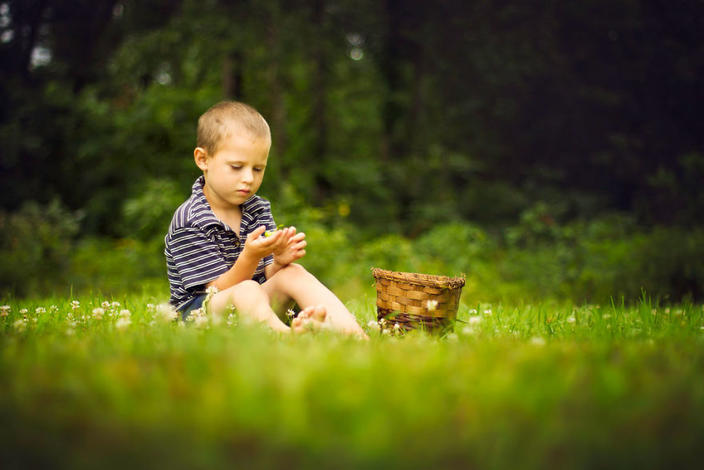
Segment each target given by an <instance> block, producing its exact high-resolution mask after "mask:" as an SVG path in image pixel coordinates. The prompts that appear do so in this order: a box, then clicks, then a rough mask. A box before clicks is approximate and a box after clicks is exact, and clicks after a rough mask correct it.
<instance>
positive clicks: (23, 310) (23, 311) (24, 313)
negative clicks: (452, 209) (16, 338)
mask: <svg viewBox="0 0 704 470" xmlns="http://www.w3.org/2000/svg"><path fill="white" fill-rule="evenodd" d="M28 311H29V310H27V309H26V308H21V309H20V313H21V314H22V315H27V312H28Z"/></svg>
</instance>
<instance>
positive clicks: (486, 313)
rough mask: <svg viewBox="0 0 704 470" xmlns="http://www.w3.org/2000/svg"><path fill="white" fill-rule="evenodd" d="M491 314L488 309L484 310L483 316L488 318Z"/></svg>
mask: <svg viewBox="0 0 704 470" xmlns="http://www.w3.org/2000/svg"><path fill="white" fill-rule="evenodd" d="M492 313H493V312H492V311H491V309H490V308H487V309H484V315H487V316H490V315H491V314H492Z"/></svg>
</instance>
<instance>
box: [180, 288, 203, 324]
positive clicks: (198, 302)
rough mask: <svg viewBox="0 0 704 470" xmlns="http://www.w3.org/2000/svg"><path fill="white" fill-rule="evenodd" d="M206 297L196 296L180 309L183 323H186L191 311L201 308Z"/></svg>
mask: <svg viewBox="0 0 704 470" xmlns="http://www.w3.org/2000/svg"><path fill="white" fill-rule="evenodd" d="M207 296H208V294H198V295H197V296H195V297H193V299H192V300H191V301H190V302H188V303H187V304H186V305H184V306H183V307H181V310H180V312H181V319H182V320H183V321H186V318H188V315H190V314H191V312H192V311H193V310H196V309H199V308H201V307H202V306H203V302H205V298H206V297H207Z"/></svg>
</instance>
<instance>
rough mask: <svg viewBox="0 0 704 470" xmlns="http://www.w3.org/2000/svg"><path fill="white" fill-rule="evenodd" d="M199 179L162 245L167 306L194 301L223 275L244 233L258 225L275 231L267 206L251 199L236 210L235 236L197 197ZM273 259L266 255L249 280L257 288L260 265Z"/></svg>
mask: <svg viewBox="0 0 704 470" xmlns="http://www.w3.org/2000/svg"><path fill="white" fill-rule="evenodd" d="M204 182H205V178H204V177H203V176H200V177H199V178H198V179H197V180H196V181H195V183H193V191H192V193H191V197H190V198H188V200H186V202H184V203H183V204H181V205H180V206H179V208H178V209H176V212H175V213H174V217H173V219H171V225H170V226H169V232H168V233H167V234H166V237H165V239H164V242H165V244H166V248H165V249H164V254H165V255H166V268H167V274H168V277H169V285H170V288H171V299H170V300H169V302H170V303H171V305H173V306H174V307H175V308H176V309H181V308H182V307H184V306H185V305H186V304H187V303H188V302H190V301H191V300H192V299H193V298H194V297H196V296H197V295H199V294H203V293H205V285H206V284H207V283H209V282H210V281H212V280H214V279H216V278H217V277H218V276H220V275H221V274H223V273H224V272H227V270H229V269H230V268H231V267H232V265H233V264H235V260H236V259H237V257H238V256H239V255H240V253H242V249H243V248H244V242H245V240H246V239H247V235H249V233H251V232H253V231H254V230H255V229H256V228H257V227H259V226H261V225H264V226H266V228H267V230H276V224H275V223H274V217H273V216H272V215H271V205H270V204H269V201H267V200H266V199H264V198H262V197H260V196H257V195H254V196H252V197H250V198H249V199H247V200H246V201H245V202H244V203H243V204H242V205H241V206H240V207H241V208H242V222H241V224H240V229H239V234H237V233H235V231H234V230H233V229H232V228H230V227H229V226H228V225H227V224H226V223H224V222H223V221H221V220H220V219H218V217H217V216H216V215H215V213H214V212H213V210H212V209H211V208H210V204H209V203H208V200H207V199H206V198H205V194H203V183H204ZM273 261H274V259H273V257H272V256H267V257H265V258H263V259H262V260H261V261H259V265H258V266H257V269H256V271H255V272H254V276H253V277H252V279H254V280H255V281H257V282H259V283H260V284H261V283H263V282H264V281H266V276H265V274H264V268H265V266H267V265H269V264H271V263H272V262H273Z"/></svg>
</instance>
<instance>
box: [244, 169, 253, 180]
mask: <svg viewBox="0 0 704 470" xmlns="http://www.w3.org/2000/svg"><path fill="white" fill-rule="evenodd" d="M242 179H243V180H244V181H245V182H250V181H254V173H253V172H252V170H251V169H246V170H245V171H244V172H243V175H242Z"/></svg>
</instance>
